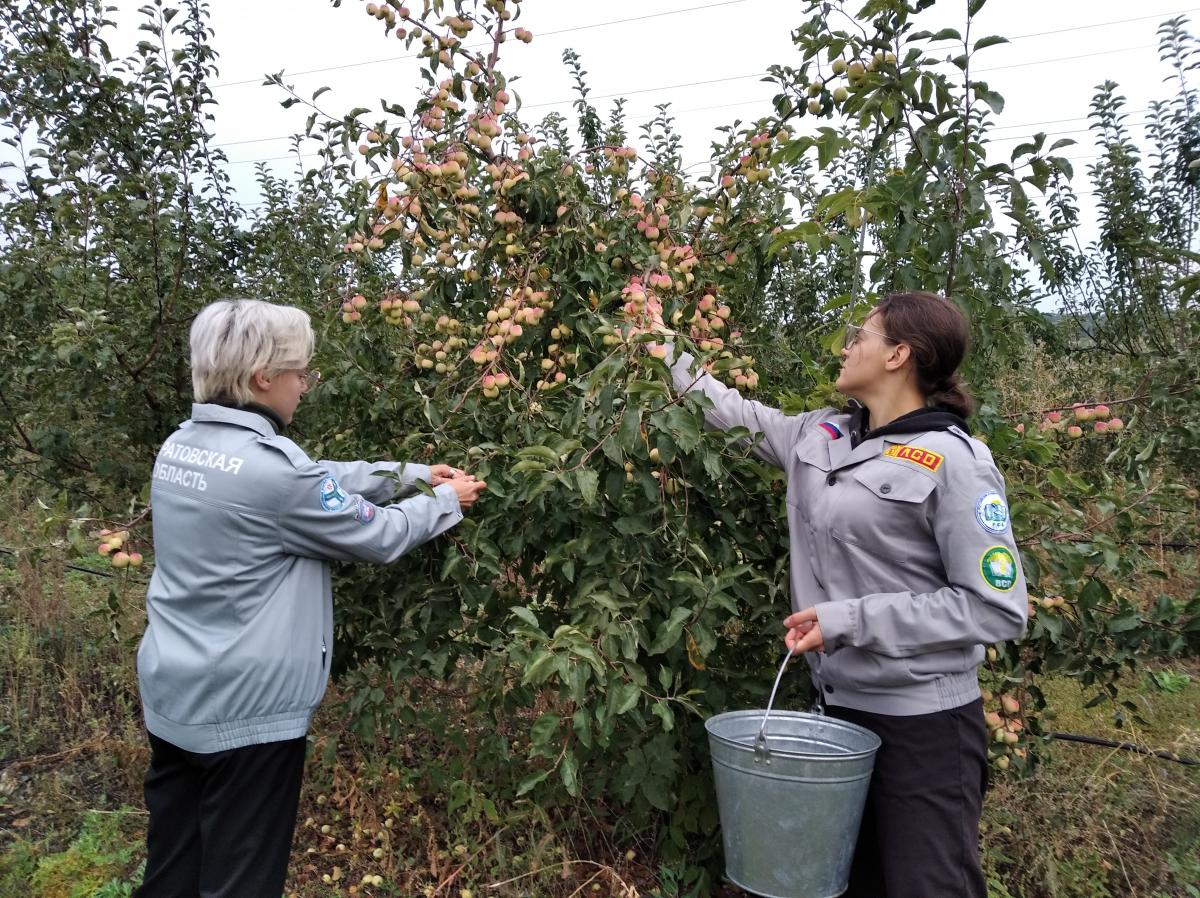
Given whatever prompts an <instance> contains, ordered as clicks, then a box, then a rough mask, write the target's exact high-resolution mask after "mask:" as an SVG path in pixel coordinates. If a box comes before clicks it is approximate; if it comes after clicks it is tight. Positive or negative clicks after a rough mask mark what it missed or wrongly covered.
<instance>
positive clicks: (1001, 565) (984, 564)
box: [979, 546, 1017, 592]
mask: <svg viewBox="0 0 1200 898" xmlns="http://www.w3.org/2000/svg"><path fill="white" fill-rule="evenodd" d="M979 573H980V574H981V575H983V579H984V580H985V581H986V582H987V585H988V586H990V587H991V588H992V589H997V590H999V591H1000V592H1008V591H1009V590H1010V589H1012V588H1013V586H1015V585H1016V583H1017V562H1016V561H1015V560H1014V559H1013V556H1012V552H1010V551H1008V548H1007V547H1006V546H992V547H991V548H990V549H988V550H987V551H986V552H984V553H983V557H981V558H980V559H979Z"/></svg>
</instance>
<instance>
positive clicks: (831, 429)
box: [820, 421, 842, 440]
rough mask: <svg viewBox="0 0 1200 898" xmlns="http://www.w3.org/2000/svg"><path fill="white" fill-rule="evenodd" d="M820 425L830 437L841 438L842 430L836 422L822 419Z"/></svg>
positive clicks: (832, 438) (833, 438)
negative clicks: (832, 422)
mask: <svg viewBox="0 0 1200 898" xmlns="http://www.w3.org/2000/svg"><path fill="white" fill-rule="evenodd" d="M820 426H821V429H822V430H824V431H825V432H826V433H827V434H829V439H831V440H840V439H841V438H842V432H841V431H840V430H839V429H838V426H837V425H836V424H831V423H830V422H829V421H822V422H821V425H820Z"/></svg>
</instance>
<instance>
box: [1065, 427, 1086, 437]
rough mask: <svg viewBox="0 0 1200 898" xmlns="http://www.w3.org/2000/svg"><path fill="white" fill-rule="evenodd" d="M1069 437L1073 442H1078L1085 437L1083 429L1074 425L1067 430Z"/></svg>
mask: <svg viewBox="0 0 1200 898" xmlns="http://www.w3.org/2000/svg"><path fill="white" fill-rule="evenodd" d="M1067 436H1068V437H1069V438H1070V439H1072V440H1077V439H1079V438H1080V437H1081V436H1083V428H1082V427H1080V426H1079V425H1077V424H1072V425H1071V426H1070V427H1068V428H1067Z"/></svg>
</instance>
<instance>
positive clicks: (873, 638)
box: [816, 459, 1028, 658]
mask: <svg viewBox="0 0 1200 898" xmlns="http://www.w3.org/2000/svg"><path fill="white" fill-rule="evenodd" d="M939 493H940V494H939V495H937V496H936V498H935V503H936V504H935V506H934V508H933V510H932V512H933V532H934V538H935V539H936V540H937V546H938V552H939V554H940V556H941V560H942V566H943V568H944V569H945V572H946V584H947V585H946V586H944V587H942V588H941V589H936V590H934V591H933V592H925V593H913V592H889V593H876V594H874V595H869V596H864V597H863V598H860V599H849V600H846V601H839V602H825V603H822V604H820V605H817V606H816V612H817V620H818V622H819V623H820V625H821V633H822V636H823V637H824V641H825V651H827V652H832V651H836V650H837V648H839V647H841V646H843V645H850V646H855V647H857V648H860V649H865V650H867V651H870V652H875V653H876V654H880V655H886V656H888V657H892V658H908V657H911V656H913V655H921V654H925V653H926V652H936V651H943V650H946V649H954V648H965V647H967V646H974V645H984V644H987V643H991V642H1003V641H1005V640H1009V639H1016V638H1017V637H1019V636H1020V635H1021V634H1022V633H1024V632H1025V625H1026V621H1027V619H1028V618H1027V612H1026V603H1027V601H1028V593H1027V589H1026V586H1025V575H1024V573H1023V571H1022V570H1021V560H1020V553H1019V552H1018V550H1017V545H1016V541H1015V540H1014V539H1013V534H1012V526H1011V522H1010V520H1009V515H1008V505H1007V499H1006V498H1005V495H1004V480H1003V478H1002V477H1001V476H1000V472H999V471H998V470H997V469H996V467H995V465H994V464H992V462H991V461H990V460H983V459H978V460H976V462H975V464H974V465H973V466H971V467H970V469H969V470H968V471H966V472H964V473H963V474H961V475H959V476H957V477H955V478H954V479H952V480H950V481H949V482H947V483H946V484H945V485H944V486H943V487H942V489H941V490H940V491H939ZM985 497H991V498H992V502H991V503H990V504H991V505H992V507H993V513H992V514H991V515H990V516H989V515H987V514H985V513H984V512H981V511H979V507H980V505H981V503H982V501H983V500H984V498H985ZM997 501H998V502H999V503H1000V505H999V507H1000V508H1002V509H1003V514H1002V515H1001V514H997V513H996V512H995V511H994V509H995V507H996V506H995V504H996V502H997ZM985 520H988V521H990V526H988V525H985V523H984V521H985ZM1001 522H1002V524H1001Z"/></svg>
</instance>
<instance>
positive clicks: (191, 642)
mask: <svg viewBox="0 0 1200 898" xmlns="http://www.w3.org/2000/svg"><path fill="white" fill-rule="evenodd" d="M376 471H393V472H401V473H402V478H403V481H404V483H405V484H411V483H412V482H413V481H415V480H417V479H421V480H426V481H428V480H429V477H430V473H429V468H428V467H427V466H425V465H416V464H408V465H402V464H399V463H396V462H380V463H377V464H368V463H366V462H332V461H319V462H314V461H311V460H310V459H309V458H308V456H307V455H305V454H304V451H303V450H302V449H300V447H299V446H297V445H296V444H295V443H293V442H292V441H291V440H289V439H288V438H287V437H284V436H279V435H277V434H276V433H275V429H274V428H273V427H272V425H271V424H270V423H269V422H268V421H267V419H266V418H264V417H263V416H261V415H259V414H257V413H255V412H252V411H246V410H241V409H233V408H226V407H224V406H220V405H209V404H196V405H193V406H192V418H191V420H190V421H185V422H184V423H183V424H182V425H181V426H180V428H179V430H177V431H176V432H175V433H173V434H172V435H171V436H170V437H169V438H168V439H167V441H166V442H165V443H164V444H163V446H162V448H161V450H160V451H159V453H158V459H157V461H156V462H155V465H154V474H153V480H152V481H151V489H150V497H151V505H152V507H153V509H154V546H155V567H154V574H153V576H152V577H151V580H150V587H149V590H148V592H147V594H146V612H147V617H148V618H149V623H148V626H147V627H146V633H145V635H144V636H143V638H142V643H141V645H140V646H139V648H138V657H137V668H138V684H139V687H140V690H141V696H142V706H143V711H144V713H145V719H146V728H147V729H148V730H149V731H150V732H151V733H153V734H154V735H156V736H158V737H159V738H161V739H165V740H166V741H168V742H170V743H172V744H174V745H177V746H179V747H180V748H183V749H185V750H187V751H193V752H204V753H208V752H215V751H223V750H225V749H231V748H239V747H241V746H245V745H253V744H257V743H263V742H276V741H282V740H285V739H295V738H298V737H300V736H303V735H304V734H305V733H306V732H307V731H308V724H309V720H310V719H311V717H312V714H313V711H314V710H315V709H316V707H317V705H318V704H319V703H320V701H321V697H322V696H323V695H324V693H325V685H326V682H327V681H328V678H329V661H330V654H331V652H332V649H333V604H332V598H331V591H330V583H329V563H328V562H329V561H331V560H334V559H339V560H345V561H352V560H361V561H374V562H381V563H388V562H394V561H396V560H397V559H398V558H400V556H402V555H403V554H404V553H405V552H407V551H409V550H410V549H412V548H414V547H416V546H419V545H421V543H423V542H425V541H426V540H429V539H431V538H432V537H435V536H437V535H438V534H439V533H442V532H444V531H446V530H448V529H450V528H451V527H453V526H454V525H455V524H457V523H458V522H459V521H460V520H462V512H461V510H460V508H459V502H458V498H457V496H456V494H455V492H454V489H453V488H452V487H450V486H449V485H441V486H438V487H437V488H435V489H434V496H433V497H430V496H425V495H416V496H412V497H411V498H407V499H404V500H402V501H400V502H398V503H397V504H394V505H386V504H385V505H376V504H375V503H388V502H390V501H391V500H392V499H393V498H395V496H396V491H397V487H398V484H397V483H396V482H395V481H394V480H392V479H391V478H387V477H378V476H373V475H374V472H376Z"/></svg>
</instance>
